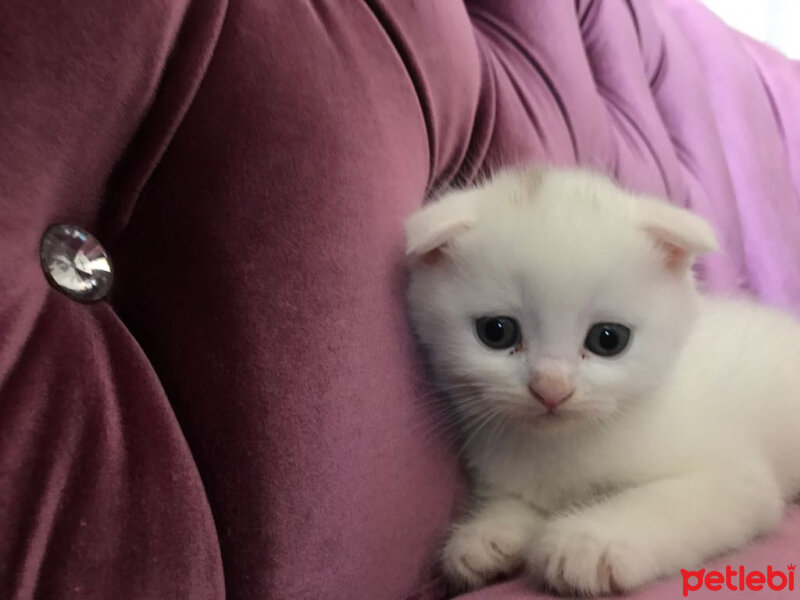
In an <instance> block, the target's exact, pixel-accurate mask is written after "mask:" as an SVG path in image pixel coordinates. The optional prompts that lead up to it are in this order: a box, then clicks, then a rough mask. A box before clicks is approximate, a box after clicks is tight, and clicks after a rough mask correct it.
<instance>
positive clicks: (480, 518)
mask: <svg viewBox="0 0 800 600" xmlns="http://www.w3.org/2000/svg"><path fill="white" fill-rule="evenodd" d="M460 200H464V202H463V203H462V204H461V206H458V204H459V201H460ZM440 202H441V203H442V204H441V205H437V204H431V205H429V206H428V207H426V208H423V209H422V210H421V211H420V212H419V213H418V214H417V215H415V216H414V217H412V220H411V221H410V224H411V225H412V227H411V228H410V229H411V230H413V232H414V233H413V235H412V233H411V231H410V233H409V241H410V245H409V246H410V247H409V256H410V259H411V282H410V289H409V306H410V311H411V317H412V321H413V323H414V327H415V331H416V334H417V336H418V338H419V340H420V341H421V343H422V344H423V346H424V347H425V348H426V349H427V351H428V356H429V357H430V359H431V361H432V366H433V370H434V373H435V376H436V378H437V384H438V385H439V386H440V387H441V388H442V392H443V394H444V395H445V397H446V398H447V399H448V403H449V405H448V406H449V408H450V410H451V411H452V414H453V418H454V422H455V423H456V424H457V425H458V427H459V429H460V431H461V438H460V439H461V444H462V450H463V456H464V458H465V462H466V466H467V468H468V470H469V472H470V473H471V474H472V476H473V484H474V485H473V495H472V497H473V503H472V510H471V512H470V513H469V515H468V516H467V517H466V518H465V519H463V520H462V521H460V522H459V523H458V524H456V525H455V526H454V527H453V529H452V531H451V536H450V538H449V540H448V541H447V543H446V545H445V547H444V550H443V555H442V564H443V569H444V571H445V574H446V575H447V576H448V577H449V578H450V579H451V581H453V582H454V583H456V584H460V585H463V586H465V587H475V586H478V585H482V584H484V583H486V582H487V581H489V580H491V579H493V578H495V577H496V576H498V575H501V574H504V573H509V572H512V571H514V570H515V569H516V568H518V567H519V566H521V565H524V568H525V570H526V571H527V573H528V574H529V575H530V576H531V577H532V579H534V580H535V581H538V582H540V583H542V584H544V585H546V586H550V587H553V588H555V589H557V590H559V591H561V592H565V593H570V592H578V593H584V594H598V593H606V592H611V591H626V590H629V589H632V588H635V587H637V586H640V585H642V584H644V583H646V582H648V581H651V580H653V579H655V578H658V577H661V576H665V575H671V574H675V573H677V572H678V570H679V569H680V568H690V567H692V566H694V565H697V564H698V563H699V562H701V561H703V560H705V559H706V558H708V557H709V556H712V555H714V554H717V553H719V552H722V551H726V550H729V549H731V548H735V547H737V546H741V545H742V544H744V543H746V542H747V541H748V540H750V539H751V538H753V537H754V536H756V535H758V534H761V533H764V532H766V531H769V530H770V529H772V528H773V527H775V526H776V524H777V523H778V521H779V519H780V515H781V512H782V509H783V505H784V503H785V502H786V501H787V500H789V499H791V498H792V497H793V496H794V495H795V494H797V493H798V491H800V325H798V324H797V322H796V321H795V320H794V319H793V318H791V317H789V316H787V315H784V314H781V313H779V312H777V311H773V310H771V309H768V308H764V307H761V306H757V305H754V304H752V303H749V302H745V301H737V300H725V299H714V298H709V297H705V296H702V295H701V294H699V293H698V292H697V291H696V287H695V283H694V279H693V277H692V274H691V270H690V264H691V259H692V258H693V256H694V255H695V254H696V253H698V252H702V251H706V250H710V249H712V248H713V247H714V239H713V233H712V232H711V229H710V228H709V227H708V226H707V224H705V222H703V221H702V220H700V219H699V218H698V217H695V216H693V215H691V214H690V213H688V212H686V211H683V210H681V209H678V208H674V207H670V206H669V205H667V204H666V203H663V202H660V201H658V200H654V199H650V198H642V197H637V196H634V195H632V194H629V193H627V192H624V191H622V190H620V189H619V188H617V187H616V186H615V185H614V184H612V183H611V182H610V181H608V180H607V179H605V178H603V177H601V176H599V175H595V174H592V173H589V172H585V171H577V170H572V171H562V170H540V171H524V172H508V173H504V174H501V175H499V176H498V177H496V178H495V179H494V180H492V181H490V182H488V183H485V184H483V185H482V186H480V187H478V188H474V189H472V190H470V191H469V192H457V193H455V194H452V195H449V196H446V197H445V198H443V199H442V200H441V201H440ZM443 207H447V208H446V209H445V208H443ZM453 215H457V216H458V217H457V218H456V219H455V221H456V222H457V223H458V224H459V225H458V226H457V227H452V226H449V225H446V224H445V225H444V226H442V223H441V221H440V220H444V221H446V222H448V223H450V225H452V222H453V218H452V216H453ZM425 231H428V232H432V233H431V234H430V236H428V237H427V239H426V235H425V233H424V232H425ZM443 232H449V233H446V234H443ZM676 248H677V251H678V252H679V253H685V255H686V257H687V258H688V259H687V260H686V261H685V264H682V265H681V264H679V265H678V266H676V265H675V262H674V261H670V260H669V258H670V256H672V257H673V258H674V255H675V251H676ZM433 250H438V251H439V256H438V257H437V258H436V260H430V261H426V260H422V258H423V257H424V254H425V253H426V252H430V251H433ZM491 315H504V316H511V317H514V318H516V319H517V320H518V321H519V322H520V324H521V329H522V335H523V346H522V348H521V349H520V350H518V351H517V352H509V351H505V350H503V351H498V350H491V349H489V348H487V347H485V346H484V345H483V344H482V343H481V342H480V341H479V339H478V337H477V335H476V333H475V325H474V323H475V319H476V318H478V317H481V316H491ZM609 321H610V322H618V323H623V324H627V325H629V326H630V327H631V329H632V331H633V334H632V338H631V342H630V345H629V347H628V348H627V349H626V350H625V351H624V352H623V353H622V354H620V355H619V356H616V357H611V358H602V357H599V356H595V355H593V354H591V353H589V352H586V351H585V350H584V349H583V341H584V337H585V335H586V331H587V330H588V328H589V327H590V326H591V325H592V324H593V323H597V322H609ZM552 360H558V361H561V363H563V364H565V365H569V368H570V373H573V375H572V378H573V379H572V383H573V384H574V386H575V392H574V394H573V395H572V396H571V397H570V398H569V399H568V400H567V401H566V402H564V403H563V404H562V405H560V406H559V407H558V409H557V411H556V414H555V415H548V414H547V411H546V409H545V408H544V407H543V406H542V405H541V404H539V403H538V402H536V401H535V400H534V399H533V398H532V397H531V393H530V392H529V390H528V382H529V379H530V377H531V373H532V372H533V371H534V370H535V369H536V367H537V365H541V364H545V361H552Z"/></svg>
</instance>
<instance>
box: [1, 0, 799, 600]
mask: <svg viewBox="0 0 800 600" xmlns="http://www.w3.org/2000/svg"><path fill="white" fill-rule="evenodd" d="M0 40H2V46H0V256H2V257H4V261H3V264H4V266H5V269H4V271H3V273H4V274H3V277H2V279H0V281H1V282H2V283H0V598H15V599H17V598H19V599H22V598H29V597H35V598H58V599H61V598H70V597H74V598H87V599H108V598H116V597H120V598H147V599H160V598H170V599H174V598H191V599H195V598H199V599H202V598H209V599H211V598H213V599H215V600H216V599H222V598H223V597H226V596H227V598H230V599H234V600H245V599H259V600H265V599H270V600H272V599H275V600H298V599H311V600H318V599H325V600H337V599H341V600H360V599H364V600H404V599H409V600H410V599H411V598H417V599H423V598H424V599H426V600H427V599H432V598H436V597H438V596H440V595H441V588H440V586H439V583H438V580H437V579H436V576H435V570H434V569H433V568H432V565H433V562H434V561H433V558H434V555H435V551H436V547H437V544H438V543H439V542H440V540H441V536H442V535H443V533H444V530H445V526H446V523H447V521H448V520H449V518H450V516H451V514H452V512H453V510H454V507H455V506H456V503H457V501H458V497H459V488H458V477H457V467H456V460H455V456H454V454H453V452H452V450H451V449H450V448H449V447H448V445H447V439H446V436H444V435H441V432H440V431H437V430H436V424H435V423H433V422H432V421H431V419H430V415H429V414H428V412H427V411H426V409H425V402H426V396H427V394H429V393H430V390H429V389H428V388H427V387H426V385H425V383H424V374H423V373H422V371H421V369H420V368H419V359H418V357H417V355H416V352H415V350H414V348H413V344H412V342H411V339H410V337H409V335H408V327H407V323H406V320H405V316H404V307H403V304H404V301H403V288H404V265H403V257H402V254H403V252H402V250H403V229H402V223H403V220H404V218H405V217H406V216H407V215H408V214H409V213H411V212H412V211H413V210H414V209H416V208H417V207H418V206H419V205H420V203H421V202H422V200H423V198H424V196H425V195H426V194H427V193H430V192H432V191H436V190H439V189H441V188H442V187H443V186H446V185H449V184H451V183H453V182H454V181H455V182H466V181H469V180H471V179H472V178H473V177H475V176H476V174H478V173H480V172H485V171H487V170H490V169H491V168H492V167H494V166H498V165H503V164H506V163H510V162H519V161H527V160H542V161H548V162H554V163H576V162H578V163H582V164H586V165H591V166H594V167H597V168H600V169H603V170H606V171H608V172H610V173H612V174H613V175H615V176H616V177H618V178H619V179H620V180H621V181H622V182H623V183H625V184H627V185H629V186H631V187H634V188H636V189H641V190H646V191H650V192H655V193H659V194H663V195H666V196H668V197H669V198H670V199H671V200H672V201H673V202H676V203H680V204H685V205H689V206H691V207H692V208H694V209H695V210H697V211H698V212H700V213H701V214H703V215H705V216H706V217H708V218H709V219H711V220H712V222H714V223H715V225H716V226H717V228H718V229H719V230H720V231H721V232H722V237H723V245H724V248H725V252H724V253H722V254H720V255H719V256H717V257H714V258H712V259H711V260H709V261H708V262H707V263H705V265H704V267H705V275H706V281H707V282H708V284H709V285H710V286H712V287H715V288H717V289H726V290H731V289H745V290H750V291H752V292H754V293H756V294H758V295H760V296H761V297H763V298H764V299H766V300H767V301H770V302H773V303H775V304H779V305H783V306H787V307H793V308H798V307H800V236H797V235H796V232H797V230H798V228H799V227H800V216H799V215H798V207H800V202H798V199H797V192H796V185H797V184H796V181H797V179H796V173H797V172H798V169H797V167H798V165H797V163H796V161H797V157H798V156H799V155H800V150H799V149H798V140H800V122H798V120H797V119H796V118H794V117H793V116H792V115H793V114H794V113H793V112H792V111H793V110H794V108H793V107H794V106H796V104H797V100H798V98H800V75H798V74H797V68H796V65H792V64H791V63H789V62H788V61H785V60H784V59H782V58H780V57H776V56H774V55H773V54H771V53H770V52H769V51H767V50H765V49H763V48H762V47H761V46H759V45H758V44H755V43H753V42H750V41H746V40H743V39H742V38H741V36H738V35H737V34H734V33H733V32H731V31H730V30H729V29H727V28H726V27H725V26H724V25H722V24H721V23H720V22H719V21H717V20H716V19H714V18H713V17H712V16H710V15H709V14H708V13H706V12H705V11H704V10H703V9H702V8H701V7H699V6H697V5H695V4H694V3H692V2H687V1H685V0H671V1H670V2H653V3H651V2H647V1H646V0H638V1H632V2H626V1H623V0H594V1H591V0H585V1H584V0H580V1H578V2H568V1H566V0H563V1H562V0H558V1H556V0H502V1H499V0H471V1H469V2H467V3H466V5H465V3H464V2H462V1H457V0H430V1H416V0H361V1H358V0H352V1H351V0H327V1H326V0H319V1H314V2H310V1H309V2H300V1H299V0H284V1H279V0H275V1H272V2H266V1H263V0H228V1H227V2H226V1H225V0H194V1H190V0H160V1H159V2H140V1H137V0H122V1H119V2H101V1H100V0H83V1H81V2H68V1H67V0H37V1H36V2H28V1H25V0H7V1H6V2H4V3H0ZM793 173H794V175H793ZM793 177H794V179H793ZM765 198H767V199H768V201H767V200H765ZM56 222H64V223H71V224H75V225H80V226H82V227H84V228H86V229H88V230H89V231H91V232H92V233H94V234H96V235H97V237H98V238H99V239H100V241H101V242H102V243H103V244H104V245H105V247H106V248H107V249H108V250H109V251H110V253H111V256H112V259H113V261H114V270H115V282H116V283H115V288H114V291H113V295H112V297H111V299H110V302H103V303H100V304H96V305H82V304H77V303H76V302H74V301H73V300H70V299H69V298H67V297H66V296H64V295H62V294H60V293H59V292H57V291H55V290H53V289H51V288H50V287H48V284H47V283H46V281H45V278H44V276H43V274H42V271H41V268H40V265H39V259H38V246H39V241H40V238H41V236H42V234H43V233H44V231H45V230H46V228H47V226H48V225H50V224H52V223H56ZM212 518H213V520H212ZM793 522H794V523H795V525H796V523H797V522H798V521H797V515H795V517H794V521H793ZM787 531H794V530H792V529H790V528H787V529H785V531H784V534H786V532H787ZM775 539H778V540H783V541H779V542H775V543H772V545H771V546H769V545H768V547H767V550H764V551H761V550H759V551H758V552H759V553H758V554H754V555H751V556H752V557H754V558H752V560H761V559H762V558H764V557H766V556H769V557H775V556H777V557H780V556H782V554H781V552H783V551H784V550H783V549H785V548H788V547H789V545H790V541H791V540H792V539H795V537H788V538H775ZM787 540H789V541H787ZM769 543H770V542H768V544H769ZM776 544H777V545H776ZM781 544H782V545H781ZM770 552H772V554H770ZM789 558H791V557H789ZM770 560H772V558H770ZM664 585H667V586H670V585H671V586H672V587H669V588H663V589H669V590H670V592H669V593H671V592H672V591H675V590H676V589H677V588H676V587H675V585H676V584H675V582H672V583H669V582H668V583H667V584H664ZM659 589H661V588H659ZM659 593H662V592H659ZM663 593H667V592H663ZM532 595H533V592H530V591H521V589H520V588H519V585H518V584H510V585H509V586H505V587H504V586H500V587H497V588H494V589H493V590H491V591H487V592H480V593H478V594H476V595H475V596H472V597H473V598H483V597H485V598H487V599H488V598H509V599H510V598H518V597H523V596H532Z"/></svg>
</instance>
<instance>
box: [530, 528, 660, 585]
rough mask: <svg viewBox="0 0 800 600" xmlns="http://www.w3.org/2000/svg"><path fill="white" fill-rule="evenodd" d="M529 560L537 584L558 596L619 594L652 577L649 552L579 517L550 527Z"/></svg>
mask: <svg viewBox="0 0 800 600" xmlns="http://www.w3.org/2000/svg"><path fill="white" fill-rule="evenodd" d="M526 559H527V568H528V573H529V575H530V576H531V577H532V578H533V579H534V581H535V582H536V583H538V584H539V585H541V586H544V587H548V588H551V589H553V590H554V591H556V592H558V593H560V594H581V595H589V596H594V595H600V594H609V593H615V594H619V593H624V592H627V591H629V590H631V589H633V588H636V587H638V586H639V585H641V584H642V583H644V582H645V581H647V580H648V579H651V578H652V574H651V569H650V564H649V560H648V556H647V552H646V551H645V550H643V549H641V548H636V547H635V546H634V545H633V544H631V543H629V542H628V541H626V540H624V539H622V538H621V537H620V536H615V535H613V534H612V533H611V532H604V531H602V528H600V527H595V526H591V525H590V526H586V525H584V524H581V523H580V522H579V520H577V519H575V520H572V522H571V520H570V519H562V520H560V521H556V522H555V523H554V524H552V525H551V526H548V527H547V528H546V529H545V531H544V532H543V533H542V535H541V536H539V537H537V538H536V539H535V540H534V541H533V542H532V543H531V546H530V548H529V549H528V552H527V556H526Z"/></svg>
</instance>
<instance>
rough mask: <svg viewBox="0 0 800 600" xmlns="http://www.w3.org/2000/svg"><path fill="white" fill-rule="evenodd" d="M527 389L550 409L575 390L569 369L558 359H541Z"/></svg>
mask: <svg viewBox="0 0 800 600" xmlns="http://www.w3.org/2000/svg"><path fill="white" fill-rule="evenodd" d="M528 389H529V390H530V391H531V394H532V395H533V397H534V398H536V400H538V401H539V402H541V403H542V404H543V405H544V406H545V407H546V408H548V409H551V410H552V409H553V408H555V407H556V406H558V405H559V404H561V403H562V402H564V401H565V400H567V399H568V398H569V397H570V396H572V394H573V393H574V392H575V386H574V385H573V383H572V372H571V369H570V368H569V366H568V365H565V364H563V363H561V362H559V361H550V360H547V361H542V364H541V365H539V366H538V367H537V368H536V369H534V371H533V375H532V376H531V380H530V382H528Z"/></svg>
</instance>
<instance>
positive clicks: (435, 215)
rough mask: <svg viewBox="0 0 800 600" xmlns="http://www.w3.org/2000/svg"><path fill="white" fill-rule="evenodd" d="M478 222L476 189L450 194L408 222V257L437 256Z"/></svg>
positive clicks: (411, 258) (414, 215)
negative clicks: (449, 243)
mask: <svg viewBox="0 0 800 600" xmlns="http://www.w3.org/2000/svg"><path fill="white" fill-rule="evenodd" d="M476 221H477V207H476V197H475V194H474V191H473V190H466V191H457V192H452V193H450V194H447V195H446V196H444V197H442V198H441V199H440V200H437V201H435V202H431V203H429V204H427V205H426V206H424V207H423V208H421V209H420V210H418V211H417V212H416V213H414V214H413V215H411V216H410V217H409V218H408V220H407V221H406V256H407V257H408V258H409V259H410V260H412V261H416V260H420V259H426V258H427V259H432V258H435V257H437V256H438V255H439V253H440V251H441V250H442V248H443V247H444V246H446V245H447V243H448V242H450V241H452V240H453V238H455V237H456V236H457V235H458V234H460V233H462V232H464V231H467V230H468V229H470V228H472V227H473V226H474V225H475V223H476Z"/></svg>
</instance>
